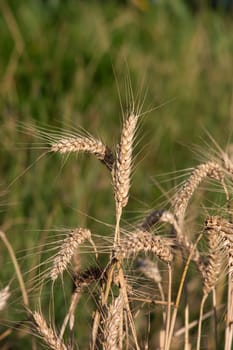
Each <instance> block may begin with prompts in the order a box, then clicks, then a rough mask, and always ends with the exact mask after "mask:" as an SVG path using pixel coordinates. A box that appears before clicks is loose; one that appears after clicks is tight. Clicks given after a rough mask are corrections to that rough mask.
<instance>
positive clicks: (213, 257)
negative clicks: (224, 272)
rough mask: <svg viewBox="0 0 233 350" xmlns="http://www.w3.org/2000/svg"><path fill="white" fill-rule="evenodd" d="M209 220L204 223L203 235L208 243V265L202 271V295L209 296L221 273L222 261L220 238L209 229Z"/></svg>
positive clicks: (213, 230)
mask: <svg viewBox="0 0 233 350" xmlns="http://www.w3.org/2000/svg"><path fill="white" fill-rule="evenodd" d="M210 220H211V218H207V219H206V222H205V235H206V238H207V241H208V247H209V252H208V263H207V265H206V266H205V268H204V266H203V269H202V273H203V279H204V283H203V284H204V285H203V293H204V294H209V293H210V292H211V290H212V289H213V288H214V287H215V285H216V283H217V280H218V278H219V275H220V272H221V267H222V260H223V251H222V243H223V241H222V236H221V234H220V233H219V232H218V231H217V230H215V229H213V228H210V226H211V225H209V222H210Z"/></svg>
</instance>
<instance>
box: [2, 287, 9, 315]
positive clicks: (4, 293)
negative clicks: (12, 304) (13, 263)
mask: <svg viewBox="0 0 233 350" xmlns="http://www.w3.org/2000/svg"><path fill="white" fill-rule="evenodd" d="M9 297H10V292H9V286H6V287H5V288H3V289H2V290H0V311H2V310H3V309H4V308H5V306H6V303H7V300H8V299H9Z"/></svg>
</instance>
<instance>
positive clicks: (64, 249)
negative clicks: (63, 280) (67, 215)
mask: <svg viewBox="0 0 233 350" xmlns="http://www.w3.org/2000/svg"><path fill="white" fill-rule="evenodd" d="M85 240H89V241H91V231H90V230H88V229H83V228H78V229H75V230H72V231H71V232H69V234H68V235H67V237H66V238H65V239H64V241H63V243H62V245H61V248H60V250H59V252H58V254H57V255H56V257H55V259H54V262H53V267H52V270H51V271H50V274H49V277H50V278H51V280H52V281H55V280H56V279H57V277H58V276H59V275H60V274H62V273H63V272H64V271H65V270H66V268H67V266H68V264H69V262H70V261H71V258H72V256H73V254H74V252H75V250H76V249H77V247H78V246H79V245H80V244H82V243H83V242H84V241H85Z"/></svg>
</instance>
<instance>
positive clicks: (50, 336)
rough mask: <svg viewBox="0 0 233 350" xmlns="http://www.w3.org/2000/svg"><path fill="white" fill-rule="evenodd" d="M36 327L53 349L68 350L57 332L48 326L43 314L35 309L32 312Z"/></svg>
mask: <svg viewBox="0 0 233 350" xmlns="http://www.w3.org/2000/svg"><path fill="white" fill-rule="evenodd" d="M32 317H33V321H34V324H35V329H36V331H37V333H38V335H39V336H41V338H42V339H43V341H44V342H45V344H46V345H47V346H49V348H50V349H52V350H67V347H66V346H65V344H64V343H63V341H62V340H61V339H59V337H58V336H57V334H56V332H55V331H54V330H53V329H52V328H51V327H48V325H47V322H46V321H45V319H44V318H43V316H42V315H41V314H40V313H39V312H37V311H35V312H34V313H32Z"/></svg>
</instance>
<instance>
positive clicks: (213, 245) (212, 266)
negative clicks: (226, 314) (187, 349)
mask: <svg viewBox="0 0 233 350" xmlns="http://www.w3.org/2000/svg"><path fill="white" fill-rule="evenodd" d="M213 221H215V220H214V217H208V218H207V219H206V221H205V230H204V233H205V237H206V239H207V242H208V262H207V264H206V265H204V264H203V265H202V271H201V272H202V277H203V297H202V301H201V304H200V314H199V322H198V335H197V347H196V349H197V350H199V349H200V346H201V328H202V319H203V311H204V305H205V301H206V299H207V296H208V294H209V293H210V292H211V291H212V292H213V295H214V292H215V291H214V288H215V286H216V283H217V280H218V278H219V275H220V272H221V267H222V260H223V249H222V242H223V241H222V237H221V234H220V232H219V231H218V230H216V229H215V228H213V227H212V226H213V225H212V223H213ZM213 299H215V298H213ZM213 307H214V308H216V305H213ZM215 321H216V319H215ZM216 329H217V325H216V322H215V342H216V343H217V338H216V336H217V331H216Z"/></svg>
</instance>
